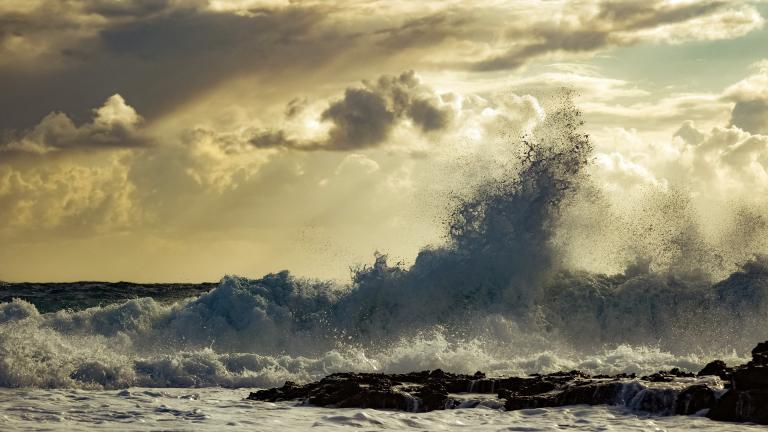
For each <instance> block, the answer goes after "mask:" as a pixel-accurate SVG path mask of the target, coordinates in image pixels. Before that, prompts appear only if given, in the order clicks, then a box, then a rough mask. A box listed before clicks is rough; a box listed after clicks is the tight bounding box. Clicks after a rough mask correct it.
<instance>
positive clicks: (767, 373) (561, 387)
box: [248, 342, 768, 424]
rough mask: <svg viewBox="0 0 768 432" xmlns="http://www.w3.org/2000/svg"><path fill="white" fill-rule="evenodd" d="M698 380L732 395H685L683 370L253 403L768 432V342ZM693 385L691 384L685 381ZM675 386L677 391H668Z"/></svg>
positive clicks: (338, 382) (354, 391)
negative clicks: (632, 420) (713, 423)
mask: <svg viewBox="0 0 768 432" xmlns="http://www.w3.org/2000/svg"><path fill="white" fill-rule="evenodd" d="M696 375H698V376H708V375H713V376H718V377H720V378H722V379H723V380H724V381H728V382H729V385H730V390H728V391H727V392H726V393H724V394H723V395H722V396H721V397H720V398H718V397H717V391H716V390H714V389H712V388H710V387H709V386H708V385H706V384H703V383H698V384H692V385H689V386H687V387H684V388H682V389H681V386H680V383H690V380H688V379H687V378H691V377H694V376H695V375H694V374H693V373H690V372H685V371H681V370H680V369H678V368H674V369H671V370H669V371H659V372H656V373H654V374H651V375H648V376H643V377H642V378H640V380H637V379H636V376H635V375H634V374H620V375H614V376H608V375H598V376H594V377H593V376H590V375H588V374H585V373H583V372H579V371H569V372H557V373H552V374H545V375H542V374H532V375H529V376H527V377H501V378H488V377H486V375H485V374H484V373H482V372H476V373H475V374H473V375H462V374H453V373H450V372H445V371H443V370H440V369H436V370H433V371H421V372H411V373H407V374H386V375H385V374H376V373H338V374H332V375H329V376H327V377H325V378H323V379H321V380H320V381H317V382H314V383H309V384H305V385H297V384H295V383H293V382H290V381H288V382H286V383H285V385H283V386H282V387H280V388H274V389H268V390H260V391H257V392H254V393H251V394H250V395H249V397H248V398H249V399H253V400H262V401H270V402H276V401H283V400H299V401H304V402H307V403H310V404H313V405H317V406H328V407H355V408H378V409H396V410H406V411H432V410H440V409H451V408H456V407H465V408H466V407H473V406H479V405H484V406H486V405H488V404H490V406H497V407H500V406H501V404H503V406H504V408H505V409H507V410H518V409H526V408H541V407H556V406H566V405H622V406H625V407H627V408H630V409H634V410H641V411H647V412H650V413H654V414H657V415H671V414H678V415H691V414H695V413H698V412H701V411H703V410H708V412H707V416H708V417H709V418H711V419H714V420H723V421H732V422H755V423H761V424H768V342H764V343H761V344H759V345H758V346H757V347H755V349H754V350H753V351H752V360H751V361H750V362H749V363H747V364H745V365H741V366H737V367H734V368H729V367H727V365H726V364H725V363H724V362H722V361H720V360H715V361H713V362H711V363H709V364H707V365H706V366H705V367H704V368H703V369H702V370H701V371H700V372H699V373H698V374H696ZM684 378H685V379H684ZM668 382H674V384H673V385H665V384H663V383H668ZM468 392H470V393H486V394H494V393H495V394H496V395H497V396H498V400H493V399H488V400H482V402H481V400H473V399H466V398H465V399H458V398H457V396H455V395H454V394H457V393H468Z"/></svg>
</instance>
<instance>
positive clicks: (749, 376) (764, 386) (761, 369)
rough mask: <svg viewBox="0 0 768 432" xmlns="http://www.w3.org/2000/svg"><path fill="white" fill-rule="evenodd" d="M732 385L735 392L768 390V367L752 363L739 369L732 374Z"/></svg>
mask: <svg viewBox="0 0 768 432" xmlns="http://www.w3.org/2000/svg"><path fill="white" fill-rule="evenodd" d="M731 383H732V384H733V388H734V390H753V389H755V390H768V366H764V365H753V364H752V363H751V362H750V363H748V364H747V365H746V366H740V367H737V368H735V369H734V370H733V373H732V374H731Z"/></svg>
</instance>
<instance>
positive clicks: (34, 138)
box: [0, 94, 147, 161]
mask: <svg viewBox="0 0 768 432" xmlns="http://www.w3.org/2000/svg"><path fill="white" fill-rule="evenodd" d="M142 122H143V119H142V118H141V116H139V115H138V114H137V113H136V110H134V109H133V108H132V107H131V106H130V105H128V104H127V103H126V102H125V100H124V99H123V97H122V96H120V95H119V94H115V95H112V96H111V97H109V99H107V100H106V101H105V102H104V104H103V105H102V106H101V107H99V108H97V109H95V110H93V119H92V120H91V122H90V123H86V124H83V125H80V126H77V125H76V124H75V123H74V122H73V121H72V119H70V118H69V117H68V116H67V115H66V114H64V113H61V112H52V113H50V114H48V115H47V116H46V117H45V118H43V119H42V120H41V121H40V123H38V124H37V125H36V126H35V127H34V128H32V129H30V130H28V131H26V132H24V133H22V134H20V135H18V136H16V137H13V136H12V137H10V138H7V139H6V140H5V141H4V142H2V143H0V155H2V154H3V153H6V156H7V155H9V154H11V155H12V154H14V153H34V154H45V153H51V152H61V151H71V150H85V149H93V150H96V149H107V148H133V147H140V146H143V145H145V144H146V143H147V140H146V138H145V137H144V135H143V133H142V130H141V124H142ZM0 161H1V159H0Z"/></svg>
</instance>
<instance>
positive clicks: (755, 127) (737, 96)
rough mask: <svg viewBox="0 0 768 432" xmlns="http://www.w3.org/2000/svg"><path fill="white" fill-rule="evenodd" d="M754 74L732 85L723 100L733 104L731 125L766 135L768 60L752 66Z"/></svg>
mask: <svg viewBox="0 0 768 432" xmlns="http://www.w3.org/2000/svg"><path fill="white" fill-rule="evenodd" d="M753 69H754V70H755V73H754V74H752V75H750V76H749V77H747V78H745V79H743V80H741V81H739V82H738V83H736V84H734V85H732V86H731V87H729V88H728V89H727V90H726V91H725V95H724V98H725V99H726V100H728V101H731V102H734V106H733V110H732V111H731V125H733V126H737V127H739V128H741V129H743V130H745V131H747V132H751V133H755V134H766V135H768V60H763V61H761V62H758V63H756V64H755V65H753Z"/></svg>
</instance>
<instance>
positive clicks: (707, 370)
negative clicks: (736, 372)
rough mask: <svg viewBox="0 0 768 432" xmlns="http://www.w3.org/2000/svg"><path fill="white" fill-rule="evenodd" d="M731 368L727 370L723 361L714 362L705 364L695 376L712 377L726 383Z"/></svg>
mask: <svg viewBox="0 0 768 432" xmlns="http://www.w3.org/2000/svg"><path fill="white" fill-rule="evenodd" d="M732 371H733V369H732V368H729V367H728V366H727V365H726V364H725V362H724V361H722V360H714V361H711V362H709V363H707V365H706V366H704V369H702V370H700V371H699V373H697V374H696V376H707V375H714V376H718V377H720V379H722V380H724V381H727V380H730V377H731V372H732Z"/></svg>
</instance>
